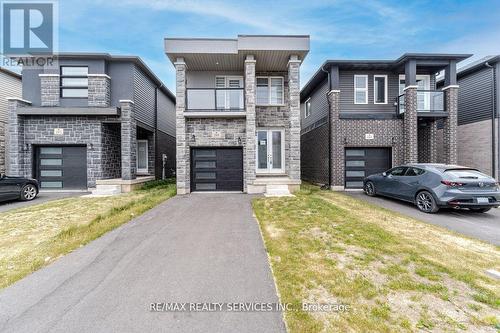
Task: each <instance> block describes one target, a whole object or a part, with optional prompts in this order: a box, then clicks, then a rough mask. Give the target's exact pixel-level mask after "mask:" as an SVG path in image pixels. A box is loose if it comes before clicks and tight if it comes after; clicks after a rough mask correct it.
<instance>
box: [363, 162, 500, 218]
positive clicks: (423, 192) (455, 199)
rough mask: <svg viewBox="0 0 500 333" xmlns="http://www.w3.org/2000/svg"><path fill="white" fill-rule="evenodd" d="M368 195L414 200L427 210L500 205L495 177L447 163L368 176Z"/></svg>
mask: <svg viewBox="0 0 500 333" xmlns="http://www.w3.org/2000/svg"><path fill="white" fill-rule="evenodd" d="M363 185H364V186H363V188H364V191H365V193H366V194H367V195H369V196H375V195H383V196H387V197H391V198H395V199H399V200H404V201H408V202H412V203H414V204H415V205H416V206H417V207H418V209H419V210H421V211H422V212H425V213H435V212H437V211H438V210H439V209H440V208H444V207H451V208H468V209H470V210H472V211H475V212H480V213H484V212H487V211H489V210H490V209H491V208H493V207H495V208H496V207H498V206H500V188H499V185H498V183H497V182H496V181H495V179H494V178H491V177H490V176H488V175H485V174H484V173H481V172H479V171H478V170H476V169H472V168H467V167H462V166H457V165H446V164H422V163H416V164H408V165H403V166H398V167H395V168H392V169H390V170H388V171H386V172H384V173H379V174H375V175H371V176H368V177H366V178H365V179H364V182H363Z"/></svg>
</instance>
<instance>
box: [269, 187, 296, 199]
mask: <svg viewBox="0 0 500 333" xmlns="http://www.w3.org/2000/svg"><path fill="white" fill-rule="evenodd" d="M264 195H265V196H266V197H291V196H293V195H292V194H291V193H290V191H289V189H288V185H281V184H277V185H276V184H267V185H266V192H265V193H264Z"/></svg>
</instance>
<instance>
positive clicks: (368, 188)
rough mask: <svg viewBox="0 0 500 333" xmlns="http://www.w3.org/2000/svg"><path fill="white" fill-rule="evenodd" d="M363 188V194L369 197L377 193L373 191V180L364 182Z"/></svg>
mask: <svg viewBox="0 0 500 333" xmlns="http://www.w3.org/2000/svg"><path fill="white" fill-rule="evenodd" d="M364 190H365V194H366V195H367V196H369V197H374V196H376V195H377V193H376V192H375V184H373V182H366V184H365V188H364Z"/></svg>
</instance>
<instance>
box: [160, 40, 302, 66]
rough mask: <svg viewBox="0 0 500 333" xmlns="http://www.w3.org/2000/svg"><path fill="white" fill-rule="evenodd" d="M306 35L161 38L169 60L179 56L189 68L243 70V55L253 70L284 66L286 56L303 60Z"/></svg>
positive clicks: (175, 59)
mask: <svg viewBox="0 0 500 333" xmlns="http://www.w3.org/2000/svg"><path fill="white" fill-rule="evenodd" d="M309 44H310V38H309V36H307V35H283V36H281V35H238V36H237V38H165V53H166V55H167V57H168V58H169V59H170V61H171V62H172V63H175V62H176V61H177V59H179V58H182V59H183V60H184V61H185V63H186V65H187V67H188V69H189V70H204V71H208V70H214V71H217V70H234V71H240V70H243V65H244V60H245V58H246V56H247V55H252V56H254V57H255V59H256V60H257V62H256V67H257V70H269V71H277V70H283V69H286V66H287V64H288V60H290V56H292V55H296V56H298V57H299V60H304V58H305V57H306V56H307V54H308V52H309Z"/></svg>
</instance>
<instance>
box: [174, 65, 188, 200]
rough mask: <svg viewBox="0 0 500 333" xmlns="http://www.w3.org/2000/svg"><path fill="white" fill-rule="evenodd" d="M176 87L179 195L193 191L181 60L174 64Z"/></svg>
mask: <svg viewBox="0 0 500 333" xmlns="http://www.w3.org/2000/svg"><path fill="white" fill-rule="evenodd" d="M174 66H175V85H176V104H175V122H176V141H177V142H176V148H177V153H176V160H177V171H176V178H177V194H187V193H189V192H190V191H191V179H190V159H191V156H190V155H189V145H188V144H187V138H186V119H185V118H184V110H185V109H186V69H187V66H186V63H185V62H184V59H182V58H179V59H177V61H176V62H175V63H174Z"/></svg>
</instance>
